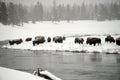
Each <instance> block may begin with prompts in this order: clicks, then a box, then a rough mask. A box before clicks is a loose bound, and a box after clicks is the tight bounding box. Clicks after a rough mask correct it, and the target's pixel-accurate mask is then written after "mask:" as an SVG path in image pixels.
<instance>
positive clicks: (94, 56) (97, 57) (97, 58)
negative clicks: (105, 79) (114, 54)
mask: <svg viewBox="0 0 120 80" xmlns="http://www.w3.org/2000/svg"><path fill="white" fill-rule="evenodd" d="M90 60H91V62H101V61H102V56H101V54H97V53H95V54H91V55H90Z"/></svg>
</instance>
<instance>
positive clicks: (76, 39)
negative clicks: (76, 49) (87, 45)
mask: <svg viewBox="0 0 120 80" xmlns="http://www.w3.org/2000/svg"><path fill="white" fill-rule="evenodd" d="M74 42H75V43H79V44H83V42H84V39H83V38H75V40H74Z"/></svg>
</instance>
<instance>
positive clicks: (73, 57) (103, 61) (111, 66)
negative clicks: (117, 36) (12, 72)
mask: <svg viewBox="0 0 120 80" xmlns="http://www.w3.org/2000/svg"><path fill="white" fill-rule="evenodd" d="M0 66H3V67H8V68H13V69H18V70H23V71H27V72H30V73H32V71H33V70H35V69H37V68H38V67H39V68H43V69H47V70H48V71H50V72H51V73H53V74H55V75H56V76H58V77H60V78H62V79H63V80H119V79H120V76H119V75H120V55H106V54H98V53H94V54H86V53H83V54H82V53H81V54H76V53H71V52H55V51H27V50H9V49H1V48H0Z"/></svg>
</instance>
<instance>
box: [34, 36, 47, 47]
mask: <svg viewBox="0 0 120 80" xmlns="http://www.w3.org/2000/svg"><path fill="white" fill-rule="evenodd" d="M44 42H45V37H44V36H37V37H35V40H34V41H33V46H35V44H37V45H38V44H41V43H44Z"/></svg>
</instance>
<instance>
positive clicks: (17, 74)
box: [0, 67, 62, 80]
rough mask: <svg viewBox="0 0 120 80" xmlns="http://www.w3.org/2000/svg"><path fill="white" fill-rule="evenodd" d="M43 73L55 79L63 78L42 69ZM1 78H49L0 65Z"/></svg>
mask: <svg viewBox="0 0 120 80" xmlns="http://www.w3.org/2000/svg"><path fill="white" fill-rule="evenodd" d="M40 73H41V74H44V75H47V76H49V77H50V78H51V79H53V80H62V79H60V78H58V77H56V76H55V75H53V74H51V73H50V72H48V71H46V70H45V71H42V72H40ZM0 80H47V79H44V78H42V77H38V76H35V75H33V74H30V73H27V72H22V71H17V70H12V69H8V68H4V67H0Z"/></svg>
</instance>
